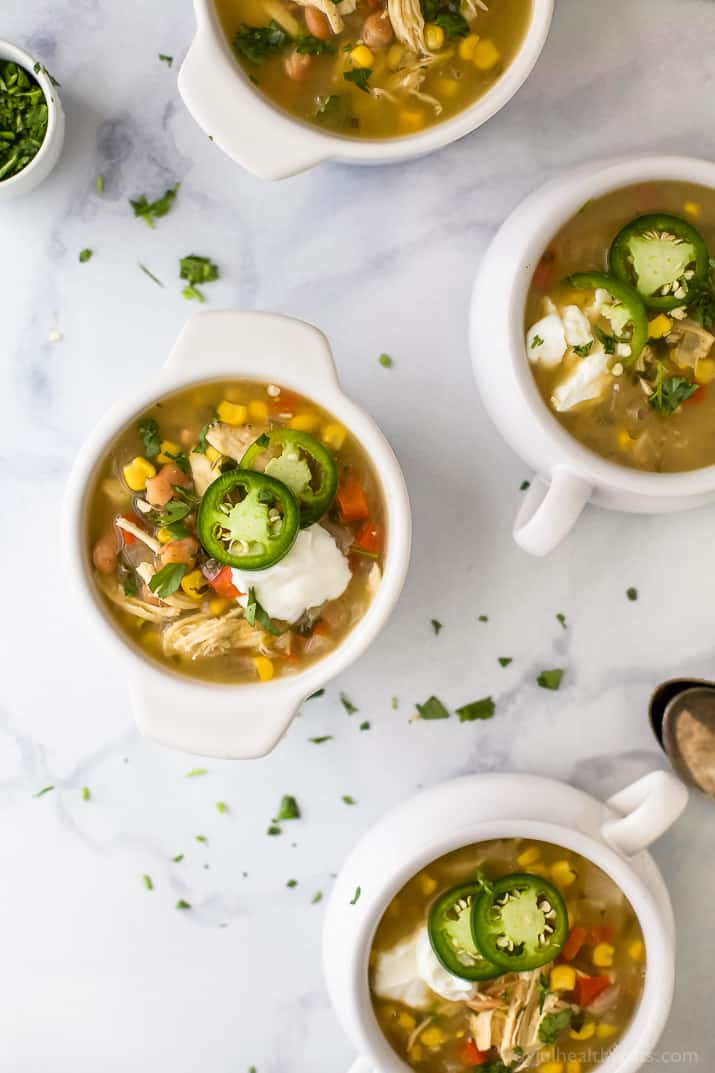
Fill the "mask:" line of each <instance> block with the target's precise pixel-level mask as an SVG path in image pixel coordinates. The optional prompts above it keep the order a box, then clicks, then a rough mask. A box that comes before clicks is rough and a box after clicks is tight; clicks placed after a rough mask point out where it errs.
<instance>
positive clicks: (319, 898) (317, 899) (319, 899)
mask: <svg viewBox="0 0 715 1073" xmlns="http://www.w3.org/2000/svg"><path fill="white" fill-rule="evenodd" d="M322 900H323V892H322V890H316V892H315V894H314V895H313V897H312V898H311V899H310V904H311V905H317V904H318V902H322Z"/></svg>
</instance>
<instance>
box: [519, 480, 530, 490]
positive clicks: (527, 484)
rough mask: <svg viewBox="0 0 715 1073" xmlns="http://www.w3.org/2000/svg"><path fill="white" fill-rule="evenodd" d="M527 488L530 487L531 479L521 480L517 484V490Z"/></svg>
mask: <svg viewBox="0 0 715 1073" xmlns="http://www.w3.org/2000/svg"><path fill="white" fill-rule="evenodd" d="M527 488H531V481H522V482H521V484H520V485H519V491H520V492H525V491H526V489H527Z"/></svg>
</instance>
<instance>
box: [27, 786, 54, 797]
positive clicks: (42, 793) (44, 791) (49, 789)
mask: <svg viewBox="0 0 715 1073" xmlns="http://www.w3.org/2000/svg"><path fill="white" fill-rule="evenodd" d="M53 790H54V786H45V787H43V789H42V790H38V791H37V793H36V794H33V795H32V796H33V797H44V796H45V794H49V793H51V792H52V791H53Z"/></svg>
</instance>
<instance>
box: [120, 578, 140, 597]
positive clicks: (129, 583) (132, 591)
mask: <svg viewBox="0 0 715 1073" xmlns="http://www.w3.org/2000/svg"><path fill="white" fill-rule="evenodd" d="M123 588H124V595H125V596H129V597H132V596H136V595H137V593H138V592H139V589H138V588H137V583H136V581H135V580H134V578H133V577H128V578H127V579H126V581H125V582H124V585H123Z"/></svg>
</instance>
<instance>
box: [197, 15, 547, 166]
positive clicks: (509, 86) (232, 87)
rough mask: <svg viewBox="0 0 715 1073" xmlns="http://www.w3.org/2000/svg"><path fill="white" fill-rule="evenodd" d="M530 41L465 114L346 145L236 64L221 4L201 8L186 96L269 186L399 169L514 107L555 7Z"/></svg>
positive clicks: (535, 25)
mask: <svg viewBox="0 0 715 1073" xmlns="http://www.w3.org/2000/svg"><path fill="white" fill-rule="evenodd" d="M532 5H533V10H532V16H531V22H530V24H529V28H528V30H527V32H526V35H525V37H524V41H523V43H522V45H521V48H520V49H519V51H518V53H517V54H516V56H515V57H514V59H513V60H512V62H511V64H510V65H509V67H508V68H507V70H506V71H505V72H504V74H503V75H502V77H501V78H500V79H499V80H498V82H496V83H495V84H494V86H492V88H491V89H490V90H489V91H488V92H487V93H485V94H484V96H483V97H481V98H480V100H478V101H476V102H475V103H474V104H473V105H471V106H470V107H469V108H465V110H464V111H463V112H460V113H459V114H458V115H456V116H454V117H453V118H452V119H447V120H445V121H444V123H438V124H436V125H435V126H434V127H430V128H429V129H428V130H425V131H423V132H421V133H419V134H411V135H408V136H406V137H404V138H391V139H380V140H377V139H376V140H367V139H360V140H359V139H356V138H342V137H340V136H339V135H337V134H330V133H328V132H327V131H322V130H320V129H319V128H318V127H316V126H315V125H314V124H311V123H304V122H303V121H302V120H299V119H297V118H295V117H293V116H291V115H290V114H289V113H288V112H284V111H283V110H282V109H280V108H278V107H277V106H276V105H274V104H272V103H271V101H269V100H268V98H267V97H265V96H263V94H262V93H261V92H260V91H259V90H258V89H256V87H255V86H254V85H253V84H252V83H251V82H250V80H249V78H248V77H247V75H246V73H245V72H244V70H243V69H242V67H241V66H240V64H239V63H238V61H237V60H236V58H235V56H234V55H233V53H232V49H231V47H230V45H229V43H228V41H227V40H226V37H225V35H224V32H223V30H222V28H221V25H220V23H219V19H218V16H217V14H216V9H215V7H214V0H194V11H195V14H196V36H195V37H194V40H193V42H192V44H191V48H190V49H189V51H188V53H187V56H186V59H185V60H184V62H183V64H182V65H181V70H180V71H179V92H180V94H181V96H182V97H183V99H184V103H185V104H186V107H187V108H188V109H189V111H190V112H191V114H192V116H193V117H194V119H195V120H196V122H197V123H198V124H199V126H200V127H201V128H202V129H203V130H204V131H205V132H206V133H207V134H208V135H209V136H210V138H211V139H212V140H213V141H214V142H216V144H217V145H218V146H220V148H221V149H223V151H224V152H225V153H227V154H228V156H230V157H231V159H232V160H235V161H236V163H238V164H240V165H241V166H242V167H244V168H246V170H247V171H250V172H252V173H253V174H254V175H257V176H258V177H259V178H261V179H285V178H287V177H288V176H290V175H296V174H298V172H301V171H307V170H308V169H309V168H313V167H315V166H316V165H317V164H323V163H325V162H326V161H337V162H340V163H343V164H392V163H395V162H397V161H400V160H410V159H412V158H413V157H418V156H424V155H425V154H427V153H431V152H433V151H434V150H435V149H441V148H442V146H444V145H448V144H449V143H450V142H454V141H457V139H458V138H462V137H463V136H464V135H465V134H469V133H470V132H471V131H473V130H476V129H477V127H480V126H481V125H482V123H486V121H487V120H488V119H490V118H491V117H492V116H493V115H494V114H495V113H496V112H498V111H499V110H500V109H501V108H503V107H504V105H505V104H506V103H507V102H508V101H509V100H511V98H512V97H513V96H514V94H515V93H516V91H517V90H518V89H519V87H520V86H521V85H522V84H523V83H524V82H525V81H526V79H527V78H528V76H529V74H530V73H531V70H532V68H533V67H534V64H535V63H536V61H537V60H538V58H539V55H540V53H541V50H542V48H543V47H544V43H545V41H546V37H547V35H548V32H549V27H550V25H551V17H552V14H553V7H554V0H532Z"/></svg>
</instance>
